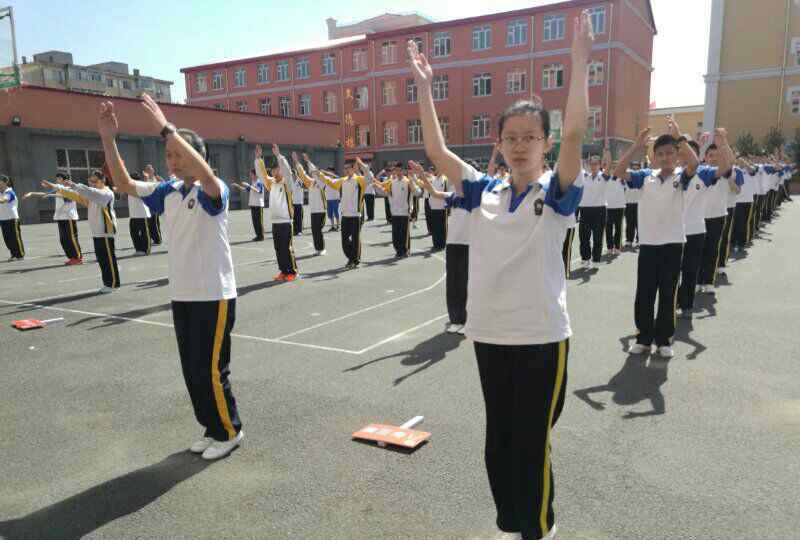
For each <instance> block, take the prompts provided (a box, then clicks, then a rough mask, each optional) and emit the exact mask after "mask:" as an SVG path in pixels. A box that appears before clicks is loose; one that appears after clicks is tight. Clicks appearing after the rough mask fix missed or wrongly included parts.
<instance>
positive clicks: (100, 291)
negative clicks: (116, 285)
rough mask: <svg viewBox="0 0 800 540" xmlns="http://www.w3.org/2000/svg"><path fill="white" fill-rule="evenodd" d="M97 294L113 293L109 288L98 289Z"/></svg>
mask: <svg viewBox="0 0 800 540" xmlns="http://www.w3.org/2000/svg"><path fill="white" fill-rule="evenodd" d="M97 292H99V293H100V294H110V293H112V292H114V289H112V288H111V287H100V289H99V290H98V291H97Z"/></svg>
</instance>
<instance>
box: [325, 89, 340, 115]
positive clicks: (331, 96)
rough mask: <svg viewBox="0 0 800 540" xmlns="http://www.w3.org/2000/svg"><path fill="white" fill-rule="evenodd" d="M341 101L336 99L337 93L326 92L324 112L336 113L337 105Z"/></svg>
mask: <svg viewBox="0 0 800 540" xmlns="http://www.w3.org/2000/svg"><path fill="white" fill-rule="evenodd" d="M338 101H339V100H338V99H336V92H330V91H326V92H323V93H322V112H324V113H328V114H330V113H335V112H336V108H337V107H336V105H337V102H338Z"/></svg>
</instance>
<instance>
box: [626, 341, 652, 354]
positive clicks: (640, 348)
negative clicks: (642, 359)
mask: <svg viewBox="0 0 800 540" xmlns="http://www.w3.org/2000/svg"><path fill="white" fill-rule="evenodd" d="M649 353H650V345H642V344H641V343H634V344H633V345H631V346H630V347H628V354H649Z"/></svg>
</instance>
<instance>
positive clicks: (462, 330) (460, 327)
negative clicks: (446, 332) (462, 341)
mask: <svg viewBox="0 0 800 540" xmlns="http://www.w3.org/2000/svg"><path fill="white" fill-rule="evenodd" d="M456 332H458V333H459V334H461V335H462V336H466V335H467V327H466V326H465V325H463V324H459V325H458V330H456Z"/></svg>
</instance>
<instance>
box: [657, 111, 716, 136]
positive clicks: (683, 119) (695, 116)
mask: <svg viewBox="0 0 800 540" xmlns="http://www.w3.org/2000/svg"><path fill="white" fill-rule="evenodd" d="M703 110H704V108H703V106H702V105H692V106H690V107H667V108H663V109H651V110H650V117H649V119H648V123H647V125H648V127H649V128H650V134H651V135H652V136H654V137H658V136H659V135H664V134H665V133H667V117H668V116H674V117H675V120H676V121H677V122H678V125H679V126H680V127H681V131H682V132H683V133H689V134H691V136H692V137H693V138H694V139H695V140H699V139H700V135H701V134H702V133H703Z"/></svg>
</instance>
